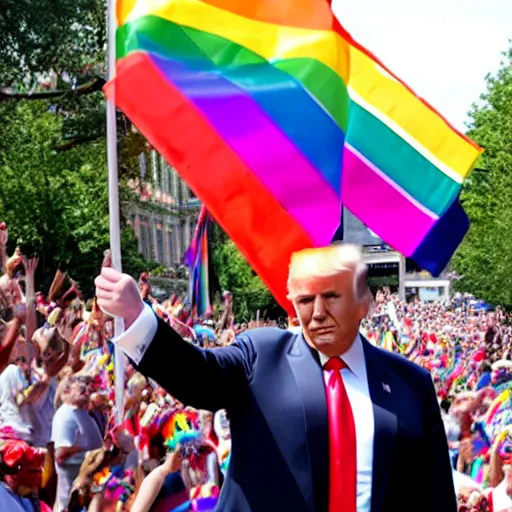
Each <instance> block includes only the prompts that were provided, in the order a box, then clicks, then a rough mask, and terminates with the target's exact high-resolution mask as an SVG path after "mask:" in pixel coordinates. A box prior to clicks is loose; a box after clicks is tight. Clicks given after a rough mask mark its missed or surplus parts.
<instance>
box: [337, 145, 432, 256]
mask: <svg viewBox="0 0 512 512" xmlns="http://www.w3.org/2000/svg"><path fill="white" fill-rule="evenodd" d="M341 190H342V196H343V203H344V205H345V206H346V207H347V208H348V209H349V210H350V211H351V212H352V213H353V214H354V215H355V216H356V217H358V218H359V219H360V220H361V221H362V222H363V223H364V224H366V225H367V226H371V227H372V231H374V232H375V233H376V234H377V235H378V236H379V237H380V238H382V239H383V240H384V241H385V242H386V243H388V244H389V245H391V246H392V247H393V248H394V249H396V250H397V251H400V252H401V253H402V254H404V255H405V256H411V255H412V254H413V253H414V251H415V250H416V248H417V247H418V246H419V245H420V243H421V242H422V241H423V239H424V237H425V236H426V235H427V234H428V232H429V231H430V229H431V228H432V226H433V225H434V224H435V222H436V221H437V218H438V217H437V216H436V215H435V214H434V213H432V212H430V211H428V210H427V209H425V208H424V207H423V206H422V205H420V204H419V203H417V202H416V201H414V199H413V198H412V197H410V196H409V195H408V194H407V193H406V192H405V191H403V190H401V189H400V187H398V185H396V184H395V183H393V182H391V181H390V180H387V179H385V177H384V176H383V175H382V173H381V172H380V171H379V170H378V169H377V168H376V167H375V166H374V165H372V164H371V163H370V162H369V161H368V160H366V159H365V158H364V157H363V156H362V155H361V154H359V153H358V152H357V151H356V150H355V149H354V148H352V147H350V146H349V145H348V144H345V152H344V154H343V181H342V187H341Z"/></svg>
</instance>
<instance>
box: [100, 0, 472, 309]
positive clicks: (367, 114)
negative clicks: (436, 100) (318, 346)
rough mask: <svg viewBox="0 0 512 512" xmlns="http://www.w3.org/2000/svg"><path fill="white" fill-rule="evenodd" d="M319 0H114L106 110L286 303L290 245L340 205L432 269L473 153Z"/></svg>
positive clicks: (333, 226) (304, 239)
mask: <svg viewBox="0 0 512 512" xmlns="http://www.w3.org/2000/svg"><path fill="white" fill-rule="evenodd" d="M329 4H330V2H328V1H327V0H281V1H280V2H275V1H274V0H245V1H243V2H242V1H235V0H119V1H118V3H117V23H118V30H117V58H118V69H117V78H116V79H115V80H114V81H112V82H109V83H108V84H107V86H106V88H105V91H106V94H107V96H108V97H114V95H112V93H113V90H114V87H115V89H116V91H115V101H116V103H117V105H118V106H119V107H120V108H121V109H122V110H123V111H124V112H125V113H126V115H127V116H128V117H129V118H130V119H131V120H132V121H133V122H134V124H135V125H136V126H137V128H138V129H139V130H140V131H141V132H142V133H143V134H144V135H145V136H146V137H147V138H148V140H149V141H150V143H151V144H152V146H153V147H155V148H156V149H157V150H158V151H159V152H160V153H161V154H162V155H163V156H164V157H165V158H166V159H167V160H168V161H169V162H170V163H172V164H173V165H174V166H175V167H176V168H177V170H178V171H179V173H180V175H181V176H182V178H183V179H185V181H186V182H187V183H188V184H189V185H190V187H191V188H192V190H193V191H194V192H195V194H196V195H197V196H198V197H199V198H200V199H201V201H203V203H204V204H205V206H206V207H207V208H208V211H209V212H211V214H212V216H213V217H214V218H215V220H216V221H217V222H219V224H220V225H221V226H222V227H223V228H224V230H225V231H226V232H227V233H228V235H229V236H230V237H231V238H232V240H233V241H234V242H235V243H236V245H237V246H238V247H239V249H240V250H241V251H242V253H243V254H244V256H245V257H246V258H247V260H248V261H249V263H250V264H251V265H252V267H253V268H254V270H255V271H256V272H257V273H258V274H259V275H260V277H261V278H262V279H263V281H264V282H265V283H266V285H267V286H268V287H269V289H270V290H271V291H272V293H273V294H274V296H275V297H276V299H277V300H278V301H279V302H280V303H281V304H282V305H283V306H284V307H285V308H287V309H288V310H290V305H289V302H288V300H287V298H286V295H287V293H286V278H287V274H288V265H289V261H290V255H291V253H292V252H294V251H297V250H300V249H304V248H308V247H314V246H324V245H328V244H329V243H330V242H331V241H332V239H333V236H334V234H335V232H336V230H337V228H338V225H339V223H340V215H341V205H342V202H343V203H344V204H345V206H346V207H347V208H348V209H349V210H350V211H351V212H352V213H353V214H354V215H355V216H356V217H358V218H359V219H360V220H362V221H363V222H364V223H365V224H366V225H367V226H368V227H369V228H370V229H371V230H372V231H373V232H375V233H376V234H377V235H378V236H379V237H381V238H382V239H383V240H384V241H385V242H386V243H389V244H390V245H392V246H393V247H394V248H395V249H396V250H398V251H400V252H401V253H403V254H404V255H405V256H407V257H410V258H412V259H414V260H415V261H416V262H417V263H418V264H419V265H420V266H422V267H423V268H425V269H427V270H429V271H430V272H432V273H433V274H434V275H437V274H439V273H440V272H441V271H442V270H443V269H444V267H445V266H446V264H447V262H448V260H449V259H450V257H451V255H452V254H453V252H454V250H455V249H456V247H457V246H458V244H459V243H460V241H461V240H462V238H463V237H464V235H465V233H466V231H467V229H468V226H469V222H468V219H467V217H466V214H465V213H464V211H463V209H462V207H461V206H460V204H459V202H458V197H459V193H460V190H461V185H462V182H463V180H464V179H465V178H466V177H467V175H468V174H469V172H470V170H471V169H472V167H473V166H474V164H475V161H476V159H477V158H478V156H479V155H480V152H481V150H480V148H479V147H478V146H476V145H475V144H473V143H472V142H471V141H470V140H469V139H467V138H466V137H465V136H464V135H462V134H461V133H459V132H458V131H457V130H455V129H454V128H453V127H452V126H450V125H449V123H448V122H447V121H446V120H445V119H443V118H442V117H441V115H440V114H439V113H437V112H436V111H435V110H434V109H433V108H432V107H431V106H430V105H428V104H427V103H426V102H425V101H423V100H422V99H421V98H419V97H418V96H416V95H415V94H414V93H413V92H412V91H411V90H410V89H409V88H408V87H407V86H406V85H405V84H404V83H403V82H402V81H400V80H399V79H398V78H397V77H396V76H395V75H393V74H392V73H391V72H390V71H389V70H388V69H387V68H386V67H385V66H384V65H383V64H382V63H381V62H379V61H378V59H376V58H375V57H374V56H373V55H372V54H371V53H370V52H368V51H367V50H366V49H365V48H363V47H362V46H361V45H359V44H358V43H357V42H356V41H354V40H353V38H352V37H351V36H350V35H349V34H348V33H347V32H346V31H345V30H344V29H343V28H342V27H341V25H340V24H339V22H338V21H337V19H336V18H335V17H334V15H333V13H332V11H331V9H330V5H329Z"/></svg>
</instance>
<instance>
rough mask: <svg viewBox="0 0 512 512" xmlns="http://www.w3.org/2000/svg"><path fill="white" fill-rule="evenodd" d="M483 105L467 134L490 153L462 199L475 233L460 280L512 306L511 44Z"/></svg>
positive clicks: (462, 286)
mask: <svg viewBox="0 0 512 512" xmlns="http://www.w3.org/2000/svg"><path fill="white" fill-rule="evenodd" d="M481 100H482V102H481V104H480V105H474V106H473V108H472V110H471V112H470V117H471V124H470V130H469V132H468V135H469V136H470V137H471V138H472V139H473V140H474V141H475V142H477V143H478V144H480V145H481V146H482V147H483V148H484V149H485V152H484V154H483V156H482V158H481V161H480V162H479V164H478V167H480V168H482V170H483V172H473V174H472V175H471V177H470V178H469V179H468V180H467V182H466V185H465V187H464V190H463V194H462V196H461V199H462V201H463V205H464V207H465V209H466V211H467V213H468V215H469V218H470V220H471V228H470V231H469V233H468V235H467V237H466V239H465V241H464V242H463V244H462V245H461V247H460V249H459V251H458V252H457V253H456V255H455V257H454V260H453V263H452V264H453V267H454V268H455V270H456V271H457V272H458V273H459V274H460V275H461V276H462V278H461V279H460V281H458V283H457V287H458V289H459V290H461V291H468V292H471V293H473V294H474V295H476V296H478V297H480V298H482V299H484V300H487V301H489V302H491V303H494V304H504V305H511V304H512V245H511V243H510V233H512V48H511V49H510V50H509V51H508V52H507V53H505V54H504V60H503V62H502V65H501V68H500V69H499V71H498V72H497V73H496V75H489V76H488V77H487V90H486V92H485V93H484V94H483V95H482V96H481Z"/></svg>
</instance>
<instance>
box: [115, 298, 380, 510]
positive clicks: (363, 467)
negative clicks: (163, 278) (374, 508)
mask: <svg viewBox="0 0 512 512" xmlns="http://www.w3.org/2000/svg"><path fill="white" fill-rule="evenodd" d="M157 328H158V323H157V319H156V316H155V313H154V312H153V310H152V309H151V307H150V306H149V305H147V304H145V305H144V311H143V312H142V313H141V314H140V316H139V317H138V318H137V320H135V322H134V323H133V324H132V325H131V326H130V328H129V329H127V330H126V331H125V332H124V333H123V334H122V335H121V336H119V337H118V338H117V339H116V340H114V341H115V343H117V344H118V345H119V346H120V347H121V348H122V349H123V351H124V352H125V353H126V355H127V356H128V357H130V358H131V359H132V360H133V361H135V363H137V364H139V363H140V361H141V360H142V357H143V356H144V353H145V352H146V350H147V348H148V346H149V345H150V343H151V340H152V339H153V337H154V336H155V333H156V331H157ZM319 355H320V362H321V364H322V365H324V364H325V363H326V362H327V361H328V360H329V357H328V356H326V355H324V354H322V353H319ZM341 359H343V361H344V362H345V364H346V365H347V366H348V368H344V369H343V370H341V377H342V379H343V383H344V385H345V389H346V390H347V395H348V399H349V400H350V405H351V407H352V413H353V415H354V423H355V427H356V442H357V447H356V453H357V512H370V508H371V496H372V464H373V438H374V431H375V425H374V417H373V405H372V401H371V398H370V389H369V386H368V377H367V372H366V362H365V357H364V350H363V343H362V340H361V337H360V336H359V335H358V336H357V338H356V339H355V341H354V343H353V345H352V346H351V347H350V349H349V350H348V351H347V352H345V354H343V356H342V357H341ZM324 376H325V379H326V382H327V379H328V377H329V372H324Z"/></svg>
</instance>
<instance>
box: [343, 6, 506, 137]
mask: <svg viewBox="0 0 512 512" xmlns="http://www.w3.org/2000/svg"><path fill="white" fill-rule="evenodd" d="M333 8H334V12H335V13H336V15H337V17H338V18H339V20H340V22H341V23H342V25H343V26H344V27H345V28H346V29H347V30H348V31H349V32H350V33H351V34H352V35H353V36H354V38H355V39H357V40H358V41H359V42H360V43H361V44H363V45H364V46H366V47H367V48H368V49H369V50H371V51H372V52H373V53H374V54H375V55H377V56H378V57H379V59H381V60H382V62H384V64H386V66H388V67H389V68H390V69H391V70H392V71H393V72H394V73H396V74H397V75H398V76H399V77H400V78H401V79H402V80H404V81H405V82H406V83H408V84H409V85H410V86H411V87H412V88H413V89H414V90H415V91H416V93H417V94H418V95H420V96H422V97H424V98H425V99H426V100H427V101H429V102H430V103H431V104H432V105H433V106H434V107H435V108H436V109H437V110H439V111H440V112H441V113H442V114H443V115H444V116H446V117H447V118H448V120H449V121H450V122H452V123H453V124H454V125H455V126H456V127H457V128H459V129H463V128H464V121H465V120H466V113H467V111H468V110H469V108H470V107H471V104H472V103H473V102H475V101H477V100H478V98H479V96H480V94H481V93H482V92H483V91H484V90H485V76H486V74H487V73H489V72H495V71H496V70H497V69H498V67H499V65H500V61H501V52H503V51H504V50H506V49H507V48H508V40H509V39H510V38H512V0H487V2H484V1H483V0H464V1H462V0H430V1H429V2H419V1H418V0H385V1H382V0H333Z"/></svg>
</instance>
